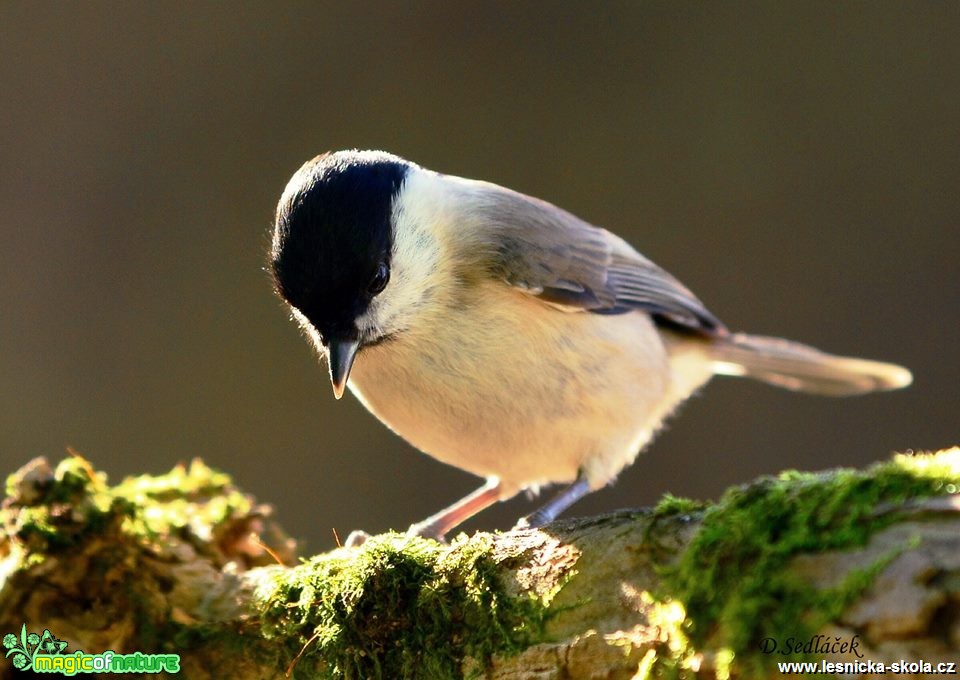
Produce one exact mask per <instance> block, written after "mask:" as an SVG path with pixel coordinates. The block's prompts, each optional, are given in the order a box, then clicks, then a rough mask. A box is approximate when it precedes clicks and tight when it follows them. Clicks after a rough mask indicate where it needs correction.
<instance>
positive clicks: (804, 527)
mask: <svg viewBox="0 0 960 680" xmlns="http://www.w3.org/2000/svg"><path fill="white" fill-rule="evenodd" d="M958 488H960V450H956V449H955V450H953V451H950V452H941V453H940V454H936V455H916V456H902V455H898V456H895V457H894V459H893V460H892V461H890V462H886V463H881V464H878V465H874V466H873V467H871V468H870V469H868V470H865V471H857V470H848V469H840V470H836V471H832V472H828V473H821V474H810V473H800V472H785V473H783V474H781V475H779V476H777V477H772V478H764V479H761V480H759V481H757V482H755V483H752V484H750V485H748V486H744V487H739V488H735V489H731V490H729V491H727V492H726V493H725V494H724V495H723V497H722V498H721V499H720V500H719V501H718V502H717V503H716V504H713V505H710V506H708V507H706V508H705V509H703V510H700V511H699V518H700V520H701V525H700V528H699V530H698V532H697V533H696V535H695V536H694V537H693V539H692V540H691V542H690V543H689V544H688V546H687V547H686V549H685V550H684V552H683V553H682V554H681V555H680V557H679V560H678V561H676V562H675V563H674V564H672V565H671V566H670V567H668V568H665V569H664V570H663V574H662V576H663V579H664V587H663V591H662V592H661V593H659V594H658V595H659V598H658V599H659V601H660V602H661V603H663V604H665V603H677V604H680V605H681V606H682V607H683V609H684V611H685V616H684V624H683V626H684V631H685V635H686V636H687V637H689V643H690V644H691V645H692V646H693V647H694V648H701V649H702V648H706V647H709V648H711V649H715V650H725V653H726V654H728V655H729V654H731V653H732V654H733V655H734V656H735V657H736V658H737V666H738V668H739V670H740V671H741V672H742V671H744V670H748V669H749V668H754V669H755V670H756V669H758V668H759V667H760V666H761V665H762V664H764V663H769V662H770V661H771V659H770V657H763V656H762V655H760V654H758V653H756V650H757V645H758V642H759V641H760V640H761V639H762V638H764V637H767V636H771V635H773V636H777V635H783V634H791V635H795V636H803V635H806V634H812V633H814V632H815V631H817V630H818V629H819V628H821V627H822V626H823V625H824V624H826V623H827V622H829V621H830V620H832V619H834V618H836V617H837V616H839V615H840V614H841V613H842V611H843V610H844V609H845V608H846V607H847V606H849V605H850V604H851V603H852V602H853V601H855V600H856V599H857V597H858V596H859V595H861V594H862V593H863V592H864V590H866V589H867V588H868V587H869V585H870V584H871V583H872V581H873V578H874V576H875V575H876V574H877V573H878V572H879V571H881V570H882V568H883V567H885V566H886V564H888V563H889V561H890V560H891V559H893V558H894V557H895V556H896V555H897V554H899V552H896V553H895V554H893V555H887V556H884V557H883V558H881V559H880V560H878V561H877V563H875V564H874V565H872V566H871V567H869V568H868V569H864V570H859V571H854V572H852V573H850V574H849V575H847V577H846V578H845V579H844V580H843V581H842V583H840V585H838V586H837V587H835V588H831V589H828V590H817V589H815V588H813V587H812V586H811V585H810V584H808V583H807V582H805V581H803V580H801V579H800V578H799V577H798V576H797V575H795V574H794V573H793V572H792V571H791V570H790V569H789V568H788V565H789V562H790V560H791V559H792V558H794V557H795V556H797V555H799V554H803V553H815V552H823V551H828V550H837V549H844V548H851V547H855V546H862V545H864V544H865V543H866V542H867V540H868V539H869V538H870V536H872V535H873V534H874V533H875V532H877V531H878V530H880V529H883V528H884V527H886V526H889V525H890V524H891V523H892V522H893V521H894V520H895V519H896V514H895V513H894V512H878V510H881V509H883V508H896V507H897V506H899V505H900V504H902V503H904V502H905V501H908V500H910V499H916V498H924V497H930V496H936V495H943V494H950V493H956V492H957V490H958ZM678 508H686V506H685V504H683V503H681V502H678V501H677V500H675V499H670V500H669V501H668V502H667V503H666V505H665V506H664V508H663V511H664V512H667V513H676V512H678ZM908 547H909V546H904V547H903V549H907V548H908ZM687 653H688V652H687V651H682V650H681V651H679V652H675V653H674V652H670V653H668V654H666V655H665V658H666V659H667V660H668V661H669V662H668V663H666V664H662V665H660V666H659V667H658V668H657V669H655V670H656V672H657V673H659V674H661V675H668V676H675V677H676V676H679V677H682V676H684V675H685V672H684V666H683V661H684V659H685V658H686V654H687Z"/></svg>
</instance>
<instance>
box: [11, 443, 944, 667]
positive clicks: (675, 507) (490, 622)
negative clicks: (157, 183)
mask: <svg viewBox="0 0 960 680" xmlns="http://www.w3.org/2000/svg"><path fill="white" fill-rule="evenodd" d="M958 488H960V449H952V450H950V451H942V452H940V453H937V454H932V455H914V456H896V457H895V458H894V459H893V460H892V461H890V462H887V463H883V464H880V465H876V466H874V467H872V468H870V469H868V470H865V471H855V470H834V471H828V472H824V473H818V474H801V473H796V472H790V473H784V474H782V475H780V476H779V477H776V478H763V479H759V480H757V481H755V482H753V483H751V484H748V485H745V486H743V487H737V488H734V489H731V490H729V491H728V492H727V493H726V494H725V495H724V496H723V498H722V499H721V500H720V501H719V502H717V503H715V504H704V503H697V502H693V501H687V500H682V499H676V498H672V497H668V498H666V499H664V500H663V501H662V502H661V503H660V504H659V505H658V507H656V508H654V509H651V510H638V511H631V512H620V513H616V514H612V515H606V516H603V517H596V518H589V519H580V520H568V521H563V522H558V523H556V524H554V525H551V526H549V527H547V528H546V529H544V530H530V531H513V532H508V533H503V534H493V535H491V534H476V535H474V536H472V537H467V536H461V537H459V538H457V539H456V540H454V541H453V543H451V544H450V545H441V544H438V543H436V542H433V541H427V540H423V539H410V538H405V537H403V536H400V535H385V536H380V537H375V538H374V539H372V540H371V541H369V542H368V543H367V544H365V545H364V546H362V547H361V548H355V549H349V550H348V549H341V550H336V551H333V552H331V553H328V554H324V555H318V556H315V557H313V558H310V559H308V560H304V561H302V562H300V563H299V564H297V563H296V557H295V548H294V545H293V542H292V541H290V540H289V539H288V538H287V537H286V536H285V534H284V533H283V532H282V531H281V530H280V529H279V528H278V527H277V526H276V525H275V523H274V522H273V521H272V520H271V519H270V516H269V509H268V508H267V507H265V506H260V505H257V504H256V503H255V502H254V501H253V499H252V498H251V497H250V496H248V495H246V494H243V493H242V492H240V491H238V490H237V489H236V488H235V487H234V486H233V484H232V482H231V481H230V479H229V478H228V477H227V476H226V475H224V474H222V473H219V472H215V471H213V470H210V469H209V468H207V467H206V466H205V465H203V464H202V463H200V462H198V461H195V462H193V463H192V464H191V465H190V466H189V467H177V468H175V469H174V470H173V471H172V472H170V473H169V474H167V475H164V476H159V477H147V476H145V477H138V478H132V479H128V480H125V481H123V482H121V483H120V484H118V485H116V486H109V485H108V484H107V482H106V478H105V476H104V475H103V474H102V473H99V472H97V471H95V470H94V469H93V468H92V467H91V466H90V464H89V463H88V462H87V461H85V460H84V459H83V458H81V457H79V456H71V457H69V458H67V459H66V460H64V461H62V462H61V463H60V464H59V465H58V466H57V467H56V469H53V468H51V467H50V466H49V465H48V464H47V463H46V462H45V461H44V460H43V459H37V460H35V461H32V462H31V463H29V464H27V465H26V466H24V467H23V468H21V469H20V470H19V471H17V472H16V473H14V474H12V475H11V476H10V477H9V479H8V481H7V487H6V500H5V501H4V502H3V506H2V508H0V521H2V532H3V533H0V633H7V632H8V631H9V632H15V631H20V630H21V629H22V626H23V625H24V624H26V628H27V629H29V630H43V629H49V630H50V631H51V632H52V633H53V634H54V635H55V636H57V637H60V638H62V639H65V640H67V641H68V643H69V647H68V650H67V652H68V653H69V652H70V651H72V650H76V649H83V650H84V651H86V652H88V653H93V652H101V651H105V650H108V649H109V650H113V651H114V652H133V651H137V650H139V651H142V652H164V653H178V654H180V655H181V657H182V662H181V663H182V672H183V675H184V676H185V677H188V678H219V677H225V673H227V674H228V675H229V676H230V677H233V678H241V679H242V678H280V677H284V676H285V675H289V676H292V677H298V678H312V677H322V678H429V679H443V678H459V677H478V678H499V679H504V680H505V679H506V678H510V679H511V680H521V679H528V680H533V679H539V680H545V679H547V678H558V679H559V678H566V679H576V678H633V677H646V676H669V677H731V676H733V677H762V676H765V675H768V674H773V673H775V670H776V663H777V662H778V661H803V660H815V661H818V662H819V661H820V660H822V659H828V660H833V661H849V662H854V661H860V662H865V661H867V660H870V661H873V662H878V661H883V662H886V663H890V662H894V661H900V660H907V661H919V660H921V659H922V660H923V661H924V662H929V663H934V664H936V663H938V662H941V661H942V662H948V663H949V662H953V661H956V660H960V606H958V605H960V495H958ZM817 635H821V636H826V637H816V636H817ZM791 639H792V640H791ZM844 643H846V644H844ZM774 644H776V645H777V647H778V649H777V651H776V652H773V653H764V651H765V650H766V651H767V652H770V651H771V650H772V647H773V645H774ZM788 645H789V646H791V647H796V649H794V650H788V652H789V653H787V654H784V653H782V652H783V650H784V647H786V646H788ZM0 663H2V660H0ZM10 672H11V670H10V666H9V665H6V666H0V675H4V674H7V673H10Z"/></svg>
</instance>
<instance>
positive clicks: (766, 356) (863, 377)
mask: <svg viewBox="0 0 960 680" xmlns="http://www.w3.org/2000/svg"><path fill="white" fill-rule="evenodd" d="M710 355H711V358H712V359H713V362H714V372H715V373H717V374H720V375H736V376H746V377H749V378H754V379H756V380H762V381H763V382H765V383H769V384H771V385H776V386H777V387H784V388H786V389H788V390H798V391H801V392H811V393H813V394H824V395H829V396H837V397H839V396H846V395H852V394H866V393H867V392H875V391H878V390H895V389H899V388H901V387H906V386H907V385H909V384H910V383H911V381H912V380H913V376H911V374H910V371H908V370H907V369H906V368H903V367H902V366H897V365H896V364H887V363H883V362H880V361H870V360H867V359H855V358H853V357H841V356H836V355H833V354H827V353H826V352H821V351H820V350H818V349H814V348H813V347H808V346H807V345H803V344H800V343H799V342H792V341H789V340H782V339H780V338H769V337H764V336H760V335H747V334H745V333H737V334H734V335H729V336H727V337H724V338H719V339H717V340H715V341H714V342H713V343H711V348H710Z"/></svg>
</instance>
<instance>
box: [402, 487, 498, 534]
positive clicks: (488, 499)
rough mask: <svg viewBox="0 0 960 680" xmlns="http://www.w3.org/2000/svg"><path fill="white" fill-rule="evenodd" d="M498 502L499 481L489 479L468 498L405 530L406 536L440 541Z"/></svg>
mask: <svg viewBox="0 0 960 680" xmlns="http://www.w3.org/2000/svg"><path fill="white" fill-rule="evenodd" d="M498 500H500V480H499V479H496V478H495V477H491V478H490V479H488V480H487V483H486V484H484V485H483V486H481V487H480V488H479V489H477V490H476V491H474V492H473V493H472V494H470V495H469V496H467V497H465V498H462V499H460V500H459V501H457V502H456V503H454V504H453V505H451V506H450V507H448V508H444V509H443V510H441V511H440V512H438V513H437V514H435V515H431V516H430V517H427V518H426V519H425V520H423V521H422V522H417V523H416V524H414V525H412V526H411V527H410V528H409V529H408V530H407V535H408V536H423V537H425V538H435V539H437V540H438V541H442V540H443V537H444V536H445V535H446V533H447V532H448V531H450V530H451V529H453V528H454V527H455V526H457V525H458V524H462V523H463V522H465V521H467V520H468V519H470V518H471V517H473V516H474V515H476V514H477V513H478V512H480V511H481V510H483V509H484V508H487V507H490V506H491V505H493V504H494V503H496V502H497V501H498Z"/></svg>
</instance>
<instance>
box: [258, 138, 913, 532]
mask: <svg viewBox="0 0 960 680" xmlns="http://www.w3.org/2000/svg"><path fill="white" fill-rule="evenodd" d="M269 269H270V271H271V273H272V275H273V280H274V283H275V287H276V291H277V292H278V293H279V294H280V296H281V297H282V298H283V299H284V300H285V301H286V302H287V304H289V306H290V309H291V311H292V314H293V318H294V319H296V321H297V322H298V323H299V324H300V327H301V328H302V329H303V331H304V333H305V334H306V335H307V336H308V337H309V339H310V340H311V341H312V342H313V344H314V345H315V346H316V348H317V350H318V351H319V352H320V353H321V354H323V355H324V356H325V357H326V359H327V362H328V366H329V371H330V381H331V382H332V384H333V391H334V394H335V395H336V397H337V398H338V399H339V398H340V397H341V396H342V395H343V391H344V389H345V387H349V388H350V390H351V391H352V392H353V393H354V395H356V397H357V398H358V399H359V400H360V401H361V403H363V405H364V406H366V407H367V409H369V410H370V412H372V413H373V414H374V415H375V416H376V417H377V418H379V419H380V420H381V421H382V422H383V423H384V424H386V425H387V426H388V427H389V428H390V429H392V430H393V431H394V432H396V433H397V434H399V435H400V436H401V437H403V438H404V439H406V440H407V441H408V442H409V443H410V444H412V445H413V446H415V447H416V448H418V449H420V450H421V451H423V452H425V453H427V454H429V455H431V456H433V457H434V458H436V459H438V460H441V461H443V462H445V463H449V464H450V465H454V466H456V467H458V468H461V469H463V470H466V471H468V472H471V473H473V474H475V475H478V476H480V477H483V478H485V479H486V483H485V484H484V485H483V486H482V487H481V488H479V489H478V490H477V491H475V492H474V493H472V494H470V495H469V496H467V497H466V498H464V499H462V500H460V501H458V502H457V503H454V504H453V505H451V506H450V507H448V508H446V509H444V510H442V511H441V512H439V513H437V514H435V515H433V516H432V517H429V518H427V519H426V520H424V521H423V522H420V523H418V524H414V525H413V526H412V527H411V528H410V531H411V533H414V534H419V535H423V536H432V537H437V538H442V537H443V536H444V534H446V533H447V532H448V531H449V530H450V529H452V528H453V527H455V526H457V525H459V524H460V523H461V522H463V521H464V520H466V519H467V518H469V517H471V516H472V515H474V514H475V513H477V512H479V511H481V510H483V509H484V508H486V507H487V506H489V505H491V504H493V503H495V502H496V501H500V500H506V499H508V498H510V497H512V496H514V495H515V494H516V493H518V492H519V491H521V490H534V491H536V490H538V489H539V488H540V487H542V486H544V485H548V484H557V483H563V484H566V485H567V486H566V487H565V488H564V490H563V491H561V492H560V493H559V495H557V496H556V497H555V498H554V499H553V500H551V501H550V502H549V503H547V504H546V505H544V506H543V507H541V508H540V509H539V510H537V511H536V512H534V513H533V514H532V515H528V516H527V517H525V518H523V519H522V520H521V521H520V525H523V526H540V525H543V524H545V523H547V522H550V521H551V520H553V519H554V518H555V517H556V516H557V515H558V514H559V513H561V512H562V511H563V510H565V509H566V508H567V507H569V506H570V505H571V504H572V503H574V502H576V501H577V500H578V499H579V498H581V497H582V496H584V495H585V494H587V493H589V492H591V491H594V490H596V489H599V488H601V487H603V486H605V485H607V484H609V483H610V482H611V481H613V479H614V478H615V477H616V476H617V474H618V473H619V472H620V471H621V470H622V469H623V468H624V467H626V466H627V465H629V464H630V463H632V462H633V460H634V459H635V458H636V457H637V454H638V453H639V452H640V451H641V449H643V448H644V446H646V445H647V444H648V443H649V442H650V440H651V439H652V438H653V436H654V434H655V433H656V432H657V429H658V428H659V427H660V426H661V424H662V423H663V421H664V419H665V418H666V417H667V416H668V415H669V414H670V413H671V412H672V411H673V410H674V409H675V408H676V407H677V405H678V404H680V403H681V402H682V401H684V400H685V399H686V398H687V397H689V396H690V395H691V394H692V393H694V392H696V391H697V390H698V389H700V388H701V387H702V386H703V385H704V384H705V383H706V382H707V381H708V380H709V379H710V378H711V377H712V376H714V375H731V376H745V377H749V378H754V379H757V380H761V381H763V382H766V383H770V384H773V385H777V386H779V387H785V388H787V389H791V390H800V391H803V392H811V393H816V394H824V395H832V396H839V395H850V394H863V393H867V392H873V391H875V390H891V389H897V388H900V387H905V386H906V385H908V384H909V383H910V381H911V375H910V372H909V371H908V370H906V369H905V368H901V367H900V366H896V365H893V364H887V363H880V362H876V361H867V360H864V359H854V358H848V357H840V356H834V355H831V354H826V353H824V352H821V351H819V350H816V349H813V348H812V347H808V346H806V345H801V344H799V343H795V342H790V341H787V340H781V339H778V338H769V337H762V336H757V335H747V334H742V333H732V332H730V331H729V330H728V329H727V327H726V326H725V325H724V324H723V323H721V322H720V320H719V319H717V317H716V316H714V315H713V314H712V313H711V312H710V311H709V310H707V308H706V307H705V306H704V304H703V303H702V302H701V301H700V300H699V299H697V297H696V296H695V295H694V294H693V293H691V292H690V291H689V290H688V289H687V288H686V287H685V286H684V285H683V284H681V283H680V282H679V281H678V280H677V279H675V278H674V277H673V276H671V275H670V274H669V273H667V272H666V271H664V270H663V269H661V268H660V267H658V266H657V265H656V264H654V263H653V262H651V261H650V260H648V259H647V258H645V257H644V256H643V255H641V254H640V253H638V252H637V251H636V250H634V249H633V248H632V247H631V246H630V245H629V244H628V243H627V242H626V241H624V240H623V239H621V238H619V237H618V236H616V235H614V234H612V233H610V232H609V231H606V230H604V229H601V228H598V227H595V226H593V225H591V224H589V223H587V222H585V221H583V220H581V219H579V218H578V217H576V216H574V215H572V214H570V213H568V212H566V211H564V210H562V209H560V208H558V207H556V206H554V205H551V204H550V203H547V202H546V201H542V200H539V199H536V198H532V197H530V196H526V195H524V194H521V193H517V192H515V191H511V190H510V189H506V188H504V187H501V186H497V185H496V184H490V183H488V182H481V181H475V180H470V179H463V178H460V177H454V176H451V175H444V174H440V173H437V172H432V171H430V170H427V169H425V168H422V167H420V166H418V165H416V164H415V163H411V162H410V161H407V160H404V159H402V158H399V157H397V156H394V155H391V154H388V153H383V152H380V151H339V152H336V153H328V154H324V155H321V156H318V157H316V158H314V159H313V160H311V161H309V162H307V163H306V164H305V165H303V167H301V168H300V169H299V170H298V171H297V172H296V174H295V175H294V176H293V178H292V179H291V180H290V182H289V183H288V184H287V186H286V189H285V190H284V192H283V195H282V197H281V198H280V202H279V205H278V206H277V212H276V222H275V228H274V232H273V242H272V248H271V251H270V263H269Z"/></svg>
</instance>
